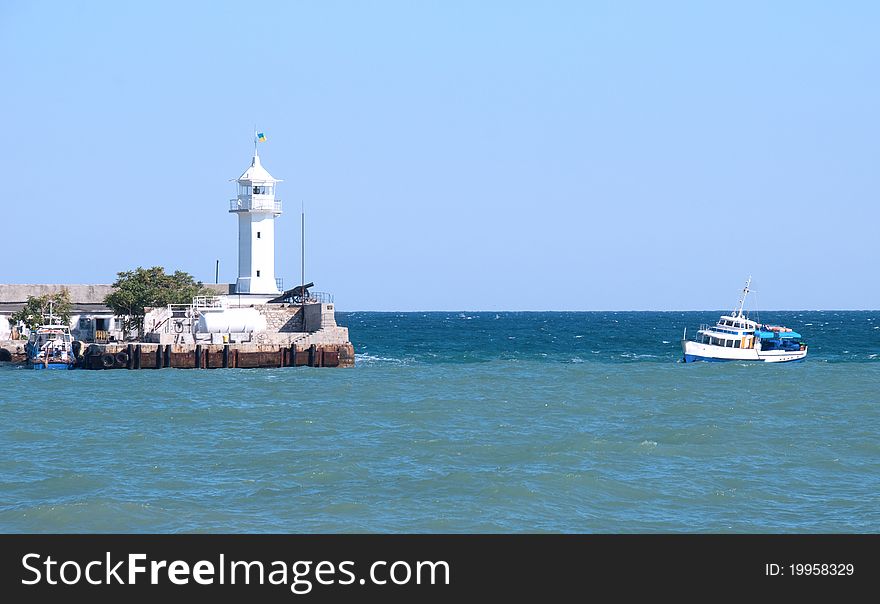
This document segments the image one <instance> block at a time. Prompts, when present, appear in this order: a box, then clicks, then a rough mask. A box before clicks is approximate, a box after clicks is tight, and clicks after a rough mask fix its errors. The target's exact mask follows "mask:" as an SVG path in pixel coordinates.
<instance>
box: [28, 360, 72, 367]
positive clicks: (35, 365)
mask: <svg viewBox="0 0 880 604" xmlns="http://www.w3.org/2000/svg"><path fill="white" fill-rule="evenodd" d="M30 366H31V369H73V365H72V364H70V363H49V364H48V365H47V364H45V363H43V362H41V361H35V362H34V361H31V363H30Z"/></svg>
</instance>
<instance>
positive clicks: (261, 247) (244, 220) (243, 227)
mask: <svg viewBox="0 0 880 604" xmlns="http://www.w3.org/2000/svg"><path fill="white" fill-rule="evenodd" d="M237 182H238V197H237V198H236V199H233V200H232V201H230V203H229V211H230V212H232V213H233V214H238V281H237V282H236V284H235V290H236V293H239V294H278V293H280V290H279V287H278V284H277V283H276V282H275V219H276V218H278V217H279V216H281V200H280V199H275V183H279V182H281V181H280V180H277V179H275V178H272V175H271V174H269V172H267V171H266V169H265V168H264V167H263V166H262V164H261V163H260V155H259V153H258V152H257V148H256V144H255V145H254V159H253V161H252V162H251V166H250V167H249V168H248V169H247V170H245V172H244V174H242V175H241V176H240V177H239V178H238V181H237Z"/></svg>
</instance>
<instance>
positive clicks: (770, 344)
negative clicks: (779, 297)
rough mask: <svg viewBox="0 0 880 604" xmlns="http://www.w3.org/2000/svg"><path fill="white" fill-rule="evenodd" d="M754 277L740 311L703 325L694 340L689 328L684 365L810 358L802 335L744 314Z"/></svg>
mask: <svg viewBox="0 0 880 604" xmlns="http://www.w3.org/2000/svg"><path fill="white" fill-rule="evenodd" d="M751 283H752V278H751V277H749V279H748V281H746V285H745V287H744V288H743V291H742V297H741V298H740V300H739V304H738V306H739V308H737V309H736V310H734V311H733V312H732V313H731V314H729V315H722V316H721V318H720V319H719V320H718V322H717V323H716V324H715V325H711V326H710V325H701V326H700V329H699V330H698V331H697V335H696V336H695V337H694V339H693V340H688V339H687V328H685V330H684V335H683V336H682V340H681V349H682V352H683V353H684V362H685V363H692V362H694V361H764V362H767V363H785V362H790V361H800V360H802V359H803V358H804V357H806V356H807V345H806V344H805V343H804V342H803V341H802V338H801V334H799V333H797V332H795V331H793V330H791V329H790V328H788V327H782V326H779V325H767V324H760V323H758V322H757V321H752V320H751V319H749V318H748V317H747V316H746V313H745V312H744V311H743V308H744V306H745V301H746V296H748V294H749V291H750V290H749V286H750V285H751Z"/></svg>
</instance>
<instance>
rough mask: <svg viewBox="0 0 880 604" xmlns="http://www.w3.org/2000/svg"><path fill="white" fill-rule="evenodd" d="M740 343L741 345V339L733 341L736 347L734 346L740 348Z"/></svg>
mask: <svg viewBox="0 0 880 604" xmlns="http://www.w3.org/2000/svg"><path fill="white" fill-rule="evenodd" d="M739 345H740V341H739V340H736V341H734V343H733V347H734V348H739Z"/></svg>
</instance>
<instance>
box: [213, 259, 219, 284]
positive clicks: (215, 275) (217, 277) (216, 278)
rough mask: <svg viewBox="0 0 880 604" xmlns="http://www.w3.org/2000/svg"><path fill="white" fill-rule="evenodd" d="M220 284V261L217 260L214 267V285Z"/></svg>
mask: <svg viewBox="0 0 880 604" xmlns="http://www.w3.org/2000/svg"><path fill="white" fill-rule="evenodd" d="M217 283H220V261H219V260H217V262H216V264H215V265H214V284H215V285H216V284H217Z"/></svg>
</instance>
